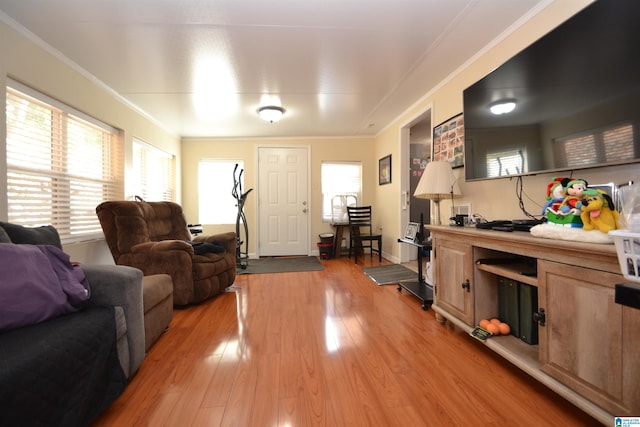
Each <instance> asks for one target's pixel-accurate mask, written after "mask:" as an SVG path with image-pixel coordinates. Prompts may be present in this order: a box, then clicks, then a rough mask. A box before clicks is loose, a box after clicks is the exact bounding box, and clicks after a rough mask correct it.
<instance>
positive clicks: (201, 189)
mask: <svg viewBox="0 0 640 427" xmlns="http://www.w3.org/2000/svg"><path fill="white" fill-rule="evenodd" d="M236 166H237V170H236ZM234 170H236V175H235V176H236V178H238V177H239V176H240V171H242V170H244V162H243V161H242V160H222V159H203V160H200V162H199V163H198V222H199V223H201V224H235V223H236V218H237V216H238V201H237V200H236V199H235V198H234V197H233V195H232V192H233V183H234V181H233V177H234ZM240 181H241V183H242V192H246V191H247V190H248V188H245V187H244V174H242V177H240Z"/></svg>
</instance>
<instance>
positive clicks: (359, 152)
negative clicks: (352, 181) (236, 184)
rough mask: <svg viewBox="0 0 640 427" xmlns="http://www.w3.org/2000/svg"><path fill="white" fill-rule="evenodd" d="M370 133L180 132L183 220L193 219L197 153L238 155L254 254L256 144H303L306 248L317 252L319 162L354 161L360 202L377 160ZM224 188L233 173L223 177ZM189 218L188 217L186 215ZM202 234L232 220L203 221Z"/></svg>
mask: <svg viewBox="0 0 640 427" xmlns="http://www.w3.org/2000/svg"><path fill="white" fill-rule="evenodd" d="M374 143H375V141H374V139H373V138H346V137H345V138H285V139H277V140H276V139H206V138H197V139H190V138H185V139H183V141H182V171H183V172H182V184H183V192H182V193H183V199H182V205H183V208H184V211H185V215H186V216H187V218H188V221H192V222H193V221H197V219H196V218H197V216H198V179H197V178H198V177H197V174H198V162H199V161H200V160H201V159H224V160H243V161H244V169H245V171H244V186H243V189H244V190H245V191H246V190H248V189H249V188H253V189H254V192H253V193H251V194H250V195H249V197H247V201H246V204H245V209H244V212H245V215H246V217H247V225H248V227H249V248H248V253H249V256H255V255H256V253H257V251H256V242H257V241H258V239H257V223H258V221H257V218H256V212H257V197H258V194H259V191H260V183H259V182H257V174H258V170H257V152H258V147H308V148H309V150H310V158H311V160H310V163H309V172H310V189H311V194H310V215H311V218H310V223H311V230H310V240H309V246H310V253H317V249H318V248H317V247H316V243H317V242H318V241H319V239H318V235H319V234H321V233H326V232H332V231H333V230H332V229H331V226H330V224H329V223H326V222H323V221H322V209H321V206H322V189H321V186H320V166H321V164H322V162H323V161H360V162H362V174H363V182H364V185H363V187H364V188H363V200H362V202H363V204H372V203H373V198H374V188H375V187H377V185H378V181H377V179H378V178H377V167H378V166H377V161H376V160H374V159H375V158H374V152H373V147H374ZM222 185H228V187H229V191H231V188H232V187H233V177H231V176H230V177H229V182H228V183H222ZM192 218H193V219H192ZM203 228H204V232H205V234H212V233H216V232H221V231H233V230H234V229H235V224H232V225H231V224H230V225H218V226H214V225H210V224H203Z"/></svg>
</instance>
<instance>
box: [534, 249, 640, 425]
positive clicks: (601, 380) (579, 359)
mask: <svg viewBox="0 0 640 427" xmlns="http://www.w3.org/2000/svg"><path fill="white" fill-rule="evenodd" d="M621 281H622V276H619V275H615V274H611V273H605V272H601V271H596V270H589V269H586V268H581V267H577V266H569V265H566V264H559V263H555V262H549V261H539V264H538V292H539V293H538V303H539V306H540V307H543V308H544V310H545V316H546V322H545V326H540V327H539V334H540V346H539V350H540V353H539V357H540V369H541V370H542V371H544V372H546V373H547V374H549V375H551V376H552V377H554V378H556V379H557V380H559V381H561V382H562V383H564V384H565V385H567V386H569V387H570V388H572V389H573V390H575V391H577V392H578V393H580V394H581V395H583V396H585V397H586V398H588V399H590V400H591V401H593V402H594V403H596V404H597V405H599V406H601V407H602V408H604V409H605V410H607V411H609V412H610V413H612V414H615V415H637V414H638V413H640V399H639V398H638V397H639V396H640V385H639V384H640V357H638V354H637V348H638V345H639V343H640V310H635V309H632V308H629V307H624V306H622V305H619V304H616V303H615V301H614V295H615V284H616V283H620V282H621ZM632 347H635V349H634V348H632Z"/></svg>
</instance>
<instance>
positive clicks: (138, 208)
mask: <svg viewBox="0 0 640 427" xmlns="http://www.w3.org/2000/svg"><path fill="white" fill-rule="evenodd" d="M96 213H97V214H98V218H99V219H100V224H101V225H102V230H103V231H104V235H105V237H106V239H107V244H108V245H109V250H110V251H111V255H112V256H113V259H114V261H115V263H116V264H119V265H129V266H131V267H136V268H139V269H140V270H142V272H143V273H144V275H145V276H149V275H152V274H161V273H164V274H168V275H170V276H171V279H172V280H173V303H174V304H175V305H187V304H192V303H199V302H202V301H204V300H206V299H208V298H211V297H213V296H215V295H218V294H220V293H221V292H223V291H224V290H225V289H226V288H227V287H228V286H230V285H231V284H233V281H234V280H235V277H236V244H237V243H236V235H235V233H234V232H229V233H222V234H216V235H212V236H195V237H192V236H191V233H190V232H189V229H188V228H187V221H186V219H185V217H184V213H183V212H182V207H181V206H180V205H178V204H176V203H172V202H137V201H136V202H134V201H110V202H103V203H101V204H100V205H98V207H96ZM190 241H192V242H206V243H217V244H219V245H222V246H224V252H222V253H215V252H206V253H202V254H200V255H196V254H195V252H194V246H193V245H192V244H191V243H189V242H190ZM199 252H200V251H199Z"/></svg>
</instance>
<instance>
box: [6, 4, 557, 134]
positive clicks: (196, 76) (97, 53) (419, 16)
mask: <svg viewBox="0 0 640 427" xmlns="http://www.w3.org/2000/svg"><path fill="white" fill-rule="evenodd" d="M548 2H549V0H324V1H322V0H56V1H51V0H0V11H2V12H3V13H0V19H2V20H4V21H5V22H7V23H9V24H10V25H12V26H14V27H16V28H22V27H24V28H26V30H27V31H28V32H31V33H33V34H34V35H36V36H37V37H38V38H40V39H42V40H44V42H45V43H46V44H48V45H50V46H51V47H52V48H53V49H54V50H56V51H58V52H60V53H61V54H62V55H63V56H64V57H66V58H68V59H69V60H70V61H71V62H73V63H75V64H77V65H78V66H79V67H80V68H81V69H83V70H86V72H87V73H89V74H90V75H92V76H94V77H95V78H97V79H98V80H99V81H101V82H103V83H104V84H105V85H106V86H108V87H110V88H111V89H112V90H113V91H115V92H116V93H118V94H119V95H121V96H122V97H123V98H124V99H126V100H127V101H128V102H129V103H131V104H133V105H134V106H136V107H137V108H138V109H140V110H142V111H144V112H146V113H147V114H148V115H149V116H151V117H152V118H154V119H155V120H156V121H157V122H158V123H160V124H161V125H162V126H163V127H164V128H166V129H167V130H169V131H171V132H172V133H174V134H176V135H179V136H185V137H197V136H204V137H220V136H224V137H287V136H350V135H375V134H376V133H377V132H379V131H380V130H381V129H383V128H384V127H385V126H386V125H388V124H389V123H390V122H391V121H392V120H393V119H395V118H396V117H397V116H398V115H399V114H400V113H401V112H403V111H404V110H405V109H407V108H408V107H410V106H411V105H412V104H413V103H415V102H416V101H418V100H419V99H420V98H421V97H422V96H424V95H425V94H426V93H427V92H429V90H430V89H432V88H433V87H434V86H435V85H437V84H438V83H439V82H441V81H442V80H443V79H444V78H446V76H447V75H448V74H449V73H451V72H452V71H454V70H455V69H457V68H458V67H459V66H460V65H462V64H463V63H464V62H465V61H466V60H467V59H469V58H470V57H472V56H473V55H474V54H476V53H477V52H478V51H479V50H481V49H482V48H483V47H484V46H485V45H487V44H488V43H490V42H491V41H492V40H493V39H495V38H496V37H498V36H499V35H500V34H501V33H503V32H504V31H505V30H507V29H508V28H509V27H510V26H511V25H512V24H514V23H515V22H517V21H518V20H519V19H520V18H522V17H523V16H527V15H528V14H529V12H530V11H531V10H533V9H534V8H536V7H539V6H541V5H542V4H546V3H548ZM265 96H272V97H275V98H276V99H278V100H279V101H273V102H276V103H277V102H281V105H282V107H284V108H285V109H286V113H285V116H284V118H283V119H282V121H280V122H278V123H274V124H270V123H267V122H264V121H262V120H261V119H260V118H259V117H258V115H257V114H256V110H257V108H258V107H260V106H261V105H262V104H261V103H263V102H265V101H263V98H264V97H265ZM273 102H271V103H273ZM198 106H200V107H198Z"/></svg>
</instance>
